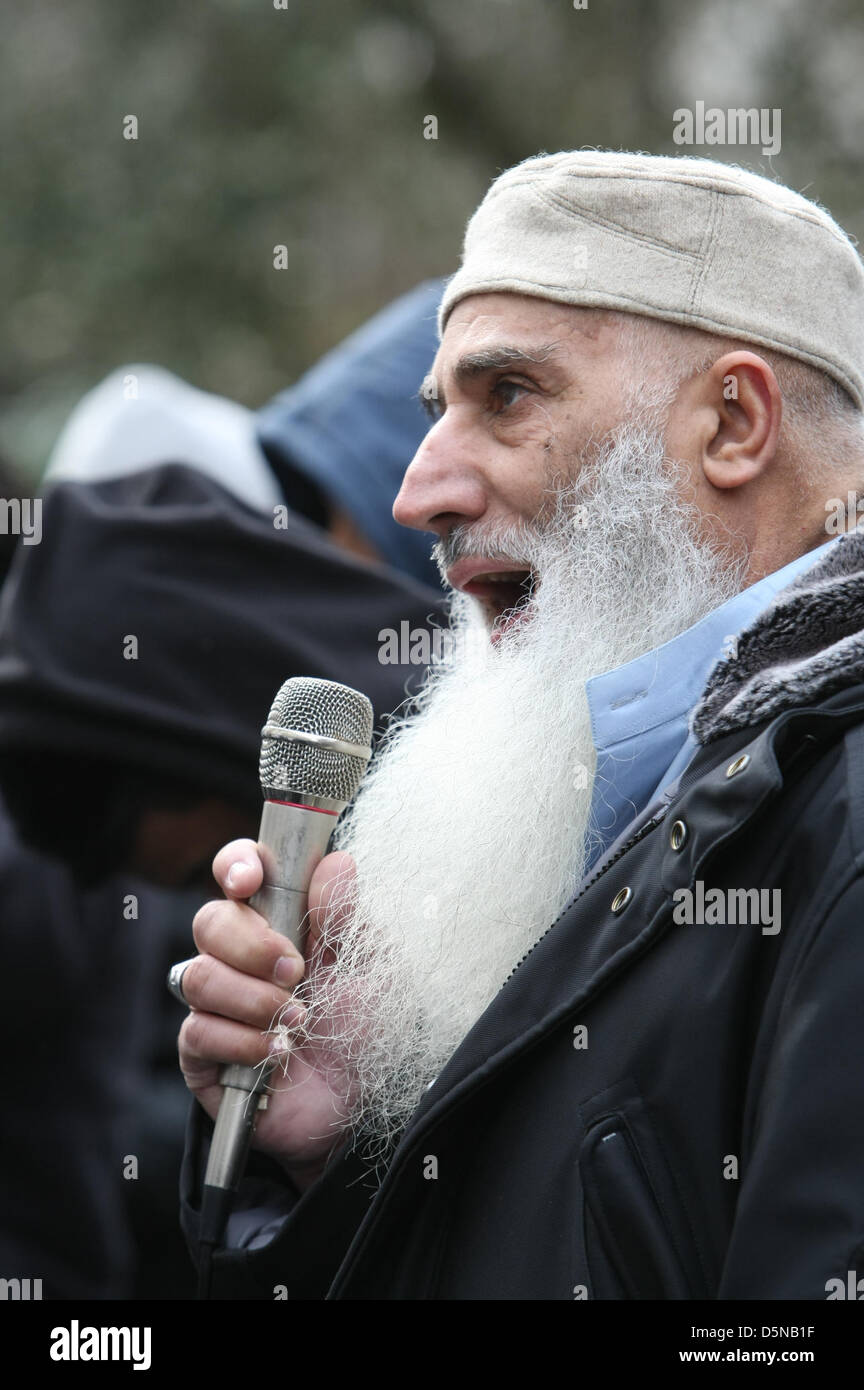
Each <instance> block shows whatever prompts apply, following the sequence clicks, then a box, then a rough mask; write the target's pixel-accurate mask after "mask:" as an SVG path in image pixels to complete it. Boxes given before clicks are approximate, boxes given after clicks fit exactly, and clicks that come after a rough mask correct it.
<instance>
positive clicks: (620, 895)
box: [612, 888, 633, 915]
mask: <svg viewBox="0 0 864 1390" xmlns="http://www.w3.org/2000/svg"><path fill="white" fill-rule="evenodd" d="M632 897H633V889H632V888H622V889H620V891H619V892H617V893H616V894H615V897H614V898H613V899H612V911H613V912H614V913H616V915H617V913H619V912H623V911H624V909H625V907H626V906H627V904H628V903H629V901H630V899H631V898H632Z"/></svg>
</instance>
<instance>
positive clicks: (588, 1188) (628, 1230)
mask: <svg viewBox="0 0 864 1390" xmlns="http://www.w3.org/2000/svg"><path fill="white" fill-rule="evenodd" d="M644 1149H645V1142H644V1139H643V1141H642V1150H641V1151H640V1145H639V1143H637V1139H636V1136H635V1133H634V1129H633V1126H632V1125H631V1123H630V1122H629V1121H628V1119H626V1118H625V1116H624V1115H623V1114H622V1113H620V1112H616V1113H612V1114H608V1113H607V1114H606V1115H605V1116H604V1117H603V1118H602V1119H600V1120H598V1121H597V1122H596V1123H595V1124H593V1125H591V1127H590V1128H589V1130H588V1132H587V1134H586V1136H585V1139H584V1141H583V1144H582V1150H581V1153H580V1156H579V1169H580V1175H581V1179H582V1188H583V1192H584V1194H585V1204H586V1207H587V1214H586V1233H585V1235H586V1246H588V1250H587V1254H588V1261H589V1267H590V1266H592V1265H594V1268H593V1269H592V1277H595V1276H598V1277H596V1284H597V1287H596V1289H595V1296H600V1297H616V1296H617V1297H623V1298H627V1299H652V1298H653V1299H694V1298H706V1297H707V1296H708V1295H707V1293H706V1288H705V1279H704V1276H703V1273H702V1269H701V1266H700V1264H699V1260H698V1255H697V1252H696V1250H695V1247H694V1245H693V1241H692V1237H691V1236H690V1229H689V1221H688V1219H687V1215H686V1213H685V1212H684V1210H683V1207H682V1206H681V1204H680V1201H679V1199H678V1198H677V1194H676V1193H675V1192H674V1184H673V1182H672V1178H671V1174H669V1173H668V1172H665V1171H663V1165H662V1162H661V1160H660V1159H659V1156H657V1155H655V1156H654V1161H653V1162H652V1164H651V1167H650V1168H649V1166H648V1164H647V1163H646V1161H645V1153H644ZM589 1218H590V1220H589ZM596 1242H599V1245H600V1247H601V1250H602V1255H603V1256H604V1257H605V1261H606V1263H607V1264H608V1265H609V1266H610V1267H611V1271H612V1273H613V1274H614V1277H615V1280H616V1281H617V1284H618V1286H619V1289H620V1292H618V1293H617V1295H616V1293H614V1292H611V1291H609V1292H607V1291H606V1285H607V1281H606V1280H605V1279H604V1278H603V1277H602V1273H601V1271H600V1270H597V1268H596V1252H595V1259H594V1260H592V1258H591V1248H590V1247H591V1245H592V1244H596Z"/></svg>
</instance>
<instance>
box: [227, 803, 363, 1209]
mask: <svg viewBox="0 0 864 1390" xmlns="http://www.w3.org/2000/svg"><path fill="white" fill-rule="evenodd" d="M322 803H323V798H322V802H321V803H319V804H315V803H314V802H311V803H310V799H309V798H307V799H306V804H304V805H299V804H295V803H293V802H285V801H265V802H264V810H263V812H262V815H261V826H260V829H259V833H258V847H259V851H260V854H261V859H262V862H263V865H264V882H263V883H262V885H261V887H260V888H259V889H258V892H257V893H255V894H254V895H253V896H252V897H251V898H250V899H249V906H250V907H253V908H254V909H255V911H256V912H259V913H260V914H261V916H262V917H264V918H265V919H266V921H267V922H268V924H269V925H270V926H271V927H272V929H273V930H274V931H277V932H279V934H280V935H281V936H286V937H287V938H288V939H289V941H292V942H293V943H294V945H295V946H296V947H297V948H298V950H299V949H300V939H301V927H302V924H303V921H304V919H305V917H306V907H307V902H308V896H309V884H310V882H311V879H312V875H313V873H314V872H315V869H316V867H317V865H318V864H319V863H320V861H321V860H322V859H323V857H324V855H325V854H326V852H327V846H328V844H329V843H330V836H331V834H332V833H333V827H334V825H335V823H336V819H337V817H338V815H339V812H340V811H341V810H342V809H343V803H341V802H335V801H332V800H329V799H328V800H327V801H326V804H322ZM274 1065H275V1063H274V1062H269V1061H268V1062H262V1063H260V1064H259V1065H258V1066H257V1067H244V1066H242V1065H240V1064H239V1063H232V1064H230V1065H229V1066H226V1067H223V1069H222V1072H221V1075H220V1077H219V1080H220V1081H221V1083H222V1085H223V1086H224V1088H225V1090H224V1092H223V1095H222V1101H221V1103H220V1105H219V1113H218V1115H217V1117H216V1123H215V1127H214V1130H213V1137H212V1139H211V1141H210V1156H209V1159H208V1162H207V1172H206V1175H205V1178H204V1195H205V1200H206V1197H207V1189H208V1188H211V1189H217V1190H218V1191H219V1192H221V1193H227V1192H234V1191H236V1189H237V1187H238V1186H239V1183H240V1179H241V1177H242V1176H243V1169H244V1168H245V1166H246V1157H247V1154H248V1152H249V1145H250V1143H251V1141H252V1135H253V1133H254V1130H255V1120H256V1118H257V1115H258V1110H259V1108H262V1104H263V1105H266V1103H267V1102H266V1096H264V1095H263V1094H262V1093H263V1092H264V1091H265V1089H266V1086H267V1080H268V1077H269V1075H270V1072H271V1071H272V1069H273V1067H274Z"/></svg>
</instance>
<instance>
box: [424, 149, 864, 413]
mask: <svg viewBox="0 0 864 1390" xmlns="http://www.w3.org/2000/svg"><path fill="white" fill-rule="evenodd" d="M499 292H504V293H511V294H526V295H534V296H537V297H538V298H540V299H551V300H555V301H557V302H559V303H562V304H576V305H581V306H584V307H586V308H602V309H616V310H623V311H626V312H628V313H633V314H644V315H646V316H647V317H649V318H655V319H664V320H666V321H667V322H670V323H680V324H685V325H689V326H691V327H693V328H701V329H703V330H705V331H707V332H709V333H717V334H720V335H721V336H723V337H727V338H738V339H741V340H743V341H744V342H748V343H754V344H756V345H758V346H761V347H765V348H771V349H773V350H774V351H775V352H781V353H786V354H788V356H790V357H794V358H797V359H798V360H799V361H801V362H806V363H808V364H809V365H810V366H812V367H817V368H819V369H821V370H822V371H824V372H826V373H827V374H828V375H829V376H830V377H833V378H834V380H835V381H838V382H839V383H840V384H841V385H842V386H844V387H845V388H846V390H847V391H848V392H849V394H850V395H851V396H852V397H853V399H854V400H855V401H856V402H857V404H858V406H859V407H864V266H862V262H861V258H860V257H859V255H858V252H857V251H856V249H855V247H854V245H853V244H852V242H851V240H850V239H849V237H848V236H847V235H846V233H845V232H844V231H843V230H842V228H840V227H839V226H838V225H837V223H836V222H835V221H834V219H833V218H832V217H831V216H830V215H829V214H828V213H827V212H826V211H825V209H824V208H822V207H820V206H819V205H818V204H817V203H813V202H810V200H809V199H807V198H803V197H802V196H801V195H800V194H799V193H794V192H793V191H792V190H791V189H789V188H786V187H785V186H784V185H783V184H779V183H773V182H771V180H770V179H766V178H763V177H762V176H761V175H759V174H751V173H748V172H747V171H746V170H743V169H739V168H737V167H736V166H734V165H731V164H721V163H717V162H716V161H714V160H710V159H696V158H691V157H678V158H673V157H667V156H660V155H646V154H630V153H615V152H604V151H597V150H589V151H582V150H577V151H572V152H571V151H567V152H564V153H561V154H553V155H539V156H536V157H535V158H532V159H526V160H525V161H524V162H523V163H522V164H517V165H516V166H515V167H514V168H512V169H508V170H507V171H506V172H505V173H503V174H501V175H500V176H499V177H498V178H497V179H496V180H495V182H494V183H493V184H492V186H491V187H490V189H489V191H488V193H487V194H486V197H485V198H484V199H483V201H482V203H481V204H480V206H479V208H478V209H477V211H476V212H475V214H474V216H473V217H472V218H471V221H470V222H469V223H468V227H467V230H466V233H465V245H464V251H463V259H462V265H461V267H460V269H459V270H458V271H457V272H456V274H455V275H454V276H453V278H452V279H451V280H450V281H449V283H448V285H447V287H446V289H445V292H444V297H443V299H442V301H441V306H440V310H439V319H438V323H439V331H440V332H441V333H443V331H444V326H445V324H446V322H447V318H448V315H449V314H450V312H451V310H452V309H453V307H454V305H456V304H458V303H459V301H460V300H461V299H464V298H466V296H468V295H473V294H489V293H499Z"/></svg>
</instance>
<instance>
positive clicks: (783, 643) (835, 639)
mask: <svg viewBox="0 0 864 1390" xmlns="http://www.w3.org/2000/svg"><path fill="white" fill-rule="evenodd" d="M860 683H864V532H861V531H852V532H850V533H849V534H848V535H843V536H840V537H838V540H837V543H836V544H835V545H832V546H831V548H830V549H829V550H828V551H827V553H826V554H825V556H824V557H823V558H822V559H821V560H819V561H817V562H816V563H815V564H814V565H813V567H812V568H811V569H808V570H805V571H804V573H803V574H801V575H799V576H798V578H797V579H796V580H794V581H793V582H792V583H791V584H790V585H789V587H788V588H787V589H783V590H782V592H781V593H779V594H778V595H777V597H776V598H775V599H774V601H773V602H772V603H771V604H769V606H768V607H767V608H766V609H765V611H764V612H763V613H760V615H759V617H758V618H756V619H755V621H754V622H753V623H751V625H750V626H749V627H747V628H745V629H744V631H743V632H742V633H741V634H740V636H739V638H738V641H737V644H736V649H735V650H734V651H733V652H732V653H730V654H729V655H728V656H727V657H726V658H725V659H723V660H721V661H720V662H718V664H717V665H716V666H715V667H714V670H713V671H712V672H711V675H710V676H709V678H708V683H707V685H706V686H705V690H704V692H703V695H702V698H701V700H700V701H699V703H698V705H697V706H696V708H695V710H694V711H693V714H692V716H691V720H690V728H691V730H692V733H693V736H694V738H696V739H697V740H698V742H699V743H702V744H705V743H710V742H711V740H712V739H715V738H719V737H720V736H721V735H723V734H728V733H733V732H734V731H735V730H736V729H744V728H748V727H750V726H751V725H753V724H760V723H762V722H763V721H764V720H766V719H773V718H774V716H775V715H777V714H779V713H780V712H781V711H782V710H785V709H793V708H794V707H795V706H797V705H804V704H814V703H818V702H819V701H820V700H823V699H825V698H827V696H829V695H833V694H834V693H835V692H836V691H838V690H842V689H844V688H845V687H847V686H851V685H858V684H860Z"/></svg>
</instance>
